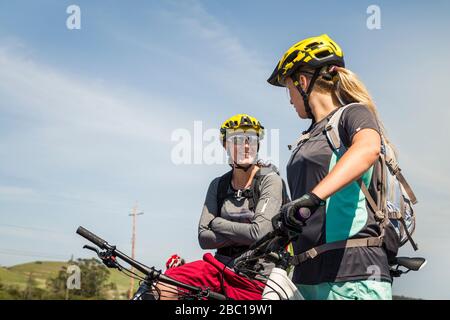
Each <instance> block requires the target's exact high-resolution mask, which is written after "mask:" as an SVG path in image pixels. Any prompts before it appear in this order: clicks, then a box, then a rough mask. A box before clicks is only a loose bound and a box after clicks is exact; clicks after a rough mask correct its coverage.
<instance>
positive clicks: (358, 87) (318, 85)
mask: <svg viewBox="0 0 450 320" xmlns="http://www.w3.org/2000/svg"><path fill="white" fill-rule="evenodd" d="M334 71H335V74H332V77H331V78H326V77H320V76H319V77H318V78H317V80H316V82H315V84H314V88H313V91H314V90H317V91H318V92H321V93H329V94H331V96H332V98H333V101H334V102H335V104H337V105H341V106H343V105H347V104H349V103H354V102H358V103H361V104H363V105H365V106H366V107H367V108H368V109H369V110H370V111H371V112H372V113H373V115H374V116H375V118H376V119H377V122H378V125H379V127H380V131H381V134H382V136H383V138H384V141H385V142H386V143H388V144H389V145H390V146H391V148H392V149H393V150H394V152H395V147H394V146H393V145H392V143H391V142H390V141H389V139H388V137H387V135H386V129H385V128H384V126H383V123H382V122H381V120H380V117H379V115H378V111H377V108H376V105H375V103H374V101H373V99H372V97H371V95H370V93H369V91H368V90H367V88H366V86H365V85H364V83H363V82H362V81H361V80H360V79H359V77H358V76H357V75H356V74H355V73H354V72H352V71H351V70H349V69H346V68H342V67H337V66H335V67H334ZM299 73H300V74H303V73H304V74H306V75H308V74H309V75H310V74H312V73H314V69H312V68H309V67H306V68H302V70H300V71H299Z"/></svg>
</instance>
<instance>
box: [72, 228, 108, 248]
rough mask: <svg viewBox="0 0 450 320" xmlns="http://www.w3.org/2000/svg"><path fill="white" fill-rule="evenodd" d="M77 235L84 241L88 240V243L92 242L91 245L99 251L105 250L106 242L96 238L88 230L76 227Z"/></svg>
mask: <svg viewBox="0 0 450 320" xmlns="http://www.w3.org/2000/svg"><path fill="white" fill-rule="evenodd" d="M77 233H78V234H79V235H80V236H82V237H83V238H85V239H87V240H89V241H90V242H92V243H93V244H95V245H96V246H97V247H99V248H100V249H105V248H106V246H107V245H108V242H106V241H105V240H103V239H102V238H100V237H98V236H96V235H95V234H93V233H92V232H90V231H89V230H87V229H85V228H83V227H82V226H79V227H78V229H77Z"/></svg>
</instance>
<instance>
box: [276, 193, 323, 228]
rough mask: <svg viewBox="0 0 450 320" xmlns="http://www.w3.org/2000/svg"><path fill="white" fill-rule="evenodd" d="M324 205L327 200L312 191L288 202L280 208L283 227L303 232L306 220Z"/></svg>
mask: <svg viewBox="0 0 450 320" xmlns="http://www.w3.org/2000/svg"><path fill="white" fill-rule="evenodd" d="M323 205H325V201H324V200H322V199H320V198H319V197H318V196H317V195H315V194H314V193H312V192H308V193H306V194H305V195H303V196H302V197H300V198H298V199H297V200H293V201H291V202H289V203H286V204H285V205H284V206H282V207H281V210H280V215H281V224H282V227H283V228H285V229H287V230H289V231H294V232H301V231H302V227H303V226H305V224H306V220H308V218H309V217H310V216H311V215H312V214H313V213H314V212H315V211H316V210H317V209H318V208H319V207H320V206H323Z"/></svg>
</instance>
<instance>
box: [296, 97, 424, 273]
mask: <svg viewBox="0 0 450 320" xmlns="http://www.w3.org/2000/svg"><path fill="white" fill-rule="evenodd" d="M355 104H357V103H351V104H348V105H345V106H343V107H340V108H339V109H338V110H337V111H336V112H335V113H334V114H333V115H332V116H331V118H330V120H329V121H328V123H327V125H326V127H325V133H326V136H327V139H328V142H329V143H330V145H331V147H332V149H333V152H335V153H336V154H337V155H339V156H341V155H343V154H344V152H345V151H346V147H345V146H344V144H343V143H342V141H341V138H340V136H339V130H338V128H339V121H340V119H341V115H342V112H343V111H344V110H345V109H347V108H348V107H350V106H352V105H355ZM379 127H380V129H381V126H380V125H379ZM377 161H379V170H380V172H379V173H380V174H379V176H380V178H381V181H380V183H379V184H378V185H379V187H378V188H377V190H376V192H377V193H378V199H379V201H378V203H376V202H375V200H374V199H373V197H372V196H371V194H370V193H369V190H368V188H367V187H366V185H365V184H364V183H363V181H362V179H361V178H359V179H358V180H357V181H356V182H357V183H358V184H359V185H360V187H361V191H362V192H363V193H364V196H365V197H366V200H367V203H368V205H369V206H370V207H371V209H372V210H373V212H375V220H376V221H377V222H378V224H379V225H380V230H381V236H379V237H368V238H361V239H348V240H343V241H337V242H332V243H326V244H323V245H321V246H318V247H316V248H312V249H310V250H308V251H306V252H304V253H301V254H299V255H297V256H294V257H293V264H294V265H297V264H299V263H302V262H304V261H306V260H308V259H312V258H314V257H315V256H317V255H319V254H321V253H323V252H326V251H329V250H334V249H343V248H351V247H364V246H365V247H383V248H384V249H385V251H386V254H387V257H388V262H389V263H390V264H393V263H394V262H395V258H396V256H397V253H398V250H399V248H400V247H402V246H403V245H404V244H405V243H406V242H408V241H409V242H410V243H411V245H412V247H413V248H414V250H418V246H417V243H416V242H415V241H414V240H413V238H412V235H413V233H414V231H415V227H416V215H415V212H414V208H413V205H414V204H416V203H417V199H416V196H415V195H414V192H413V191H412V189H411V187H410V185H409V184H408V183H407V181H406V179H405V177H404V176H403V174H402V172H401V169H400V167H399V164H398V162H397V157H396V154H395V152H394V150H393V149H392V147H391V146H390V144H389V143H387V141H386V138H385V136H384V133H383V131H382V130H381V152H380V155H379V157H378V160H377Z"/></svg>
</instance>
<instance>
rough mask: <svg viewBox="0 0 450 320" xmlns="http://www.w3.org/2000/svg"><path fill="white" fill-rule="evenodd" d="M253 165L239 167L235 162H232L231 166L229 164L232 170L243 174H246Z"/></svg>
mask: <svg viewBox="0 0 450 320" xmlns="http://www.w3.org/2000/svg"><path fill="white" fill-rule="evenodd" d="M253 165H254V163H252V164H249V165H246V166H241V165H240V164H238V163H237V162H235V161H234V162H233V164H230V166H231V167H232V168H233V169H238V170H243V171H244V172H247V171H248V170H249V169H250V168H251V167H253Z"/></svg>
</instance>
